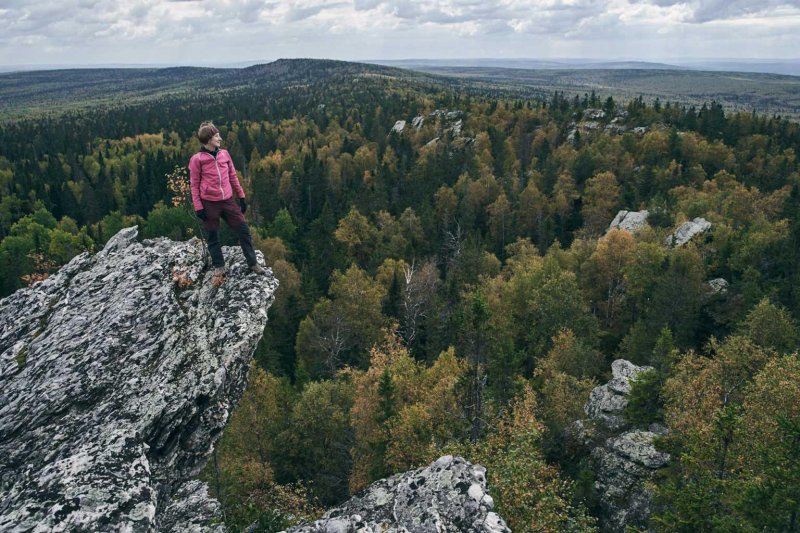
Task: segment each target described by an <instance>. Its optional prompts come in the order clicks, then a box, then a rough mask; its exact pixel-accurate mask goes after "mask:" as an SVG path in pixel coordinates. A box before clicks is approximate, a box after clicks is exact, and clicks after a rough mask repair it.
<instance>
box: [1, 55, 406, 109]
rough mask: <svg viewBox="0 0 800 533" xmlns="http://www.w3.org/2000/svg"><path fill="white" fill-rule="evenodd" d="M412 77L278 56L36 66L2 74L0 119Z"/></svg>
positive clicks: (358, 65)
mask: <svg viewBox="0 0 800 533" xmlns="http://www.w3.org/2000/svg"><path fill="white" fill-rule="evenodd" d="M366 73H369V74H375V75H387V76H402V77H405V78H412V77H415V76H416V75H415V74H413V73H409V72H408V71H405V70H401V69H393V68H390V67H385V66H379V65H366V64H361V63H348V62H344V61H332V60H306V59H280V60H277V61H273V62H272V63H267V64H261V65H253V66H249V67H246V68H207V67H168V68H103V69H65V70H36V71H24V72H11V73H5V74H0V119H2V118H5V119H8V118H15V117H21V116H25V115H39V114H47V113H54V112H56V113H57V112H61V111H68V110H71V109H79V108H85V107H91V106H112V107H113V106H127V105H134V104H136V103H140V102H143V101H148V100H152V99H156V98H165V97H170V98H178V99H181V100H183V99H192V98H200V97H203V96H209V95H211V94H216V93H223V92H226V91H231V90H247V89H258V90H260V91H269V90H271V89H276V88H282V87H288V86H292V85H297V84H306V83H320V82H324V81H325V80H328V79H330V78H332V77H335V76H353V75H361V74H366Z"/></svg>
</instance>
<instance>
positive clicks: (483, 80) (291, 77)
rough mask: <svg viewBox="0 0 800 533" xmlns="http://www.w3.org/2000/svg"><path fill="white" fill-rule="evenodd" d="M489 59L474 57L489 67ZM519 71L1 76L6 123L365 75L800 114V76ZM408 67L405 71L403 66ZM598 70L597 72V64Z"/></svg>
mask: <svg viewBox="0 0 800 533" xmlns="http://www.w3.org/2000/svg"><path fill="white" fill-rule="evenodd" d="M486 61H489V60H465V61H463V62H464V63H470V62H472V63H475V64H478V63H481V62H486ZM503 61H504V62H505V64H507V65H509V66H511V65H517V66H516V67H515V68H508V67H494V66H493V67H488V66H476V65H469V64H467V65H463V66H442V65H441V64H440V63H442V62H444V60H424V61H417V62H416V63H415V64H414V65H413V70H412V69H411V68H412V64H411V62H412V60H409V61H408V62H406V61H395V62H391V63H392V66H387V65H384V64H380V65H379V64H367V63H350V62H345V61H333V60H312V59H280V60H277V61H274V62H271V63H265V64H258V65H253V66H248V67H244V68H208V67H168V68H104V69H65V70H44V71H41V70H40V71H26V72H11V73H5V74H0V119H13V118H19V117H22V116H30V115H42V114H52V113H59V112H63V111H68V110H72V109H80V108H86V107H92V106H101V107H117V106H130V105H136V104H137V103H141V102H145V101H150V100H153V99H163V98H170V99H174V100H175V101H176V102H180V103H181V104H186V103H188V102H191V101H192V99H197V98H203V97H208V96H210V95H213V94H218V95H222V94H224V93H226V92H229V91H256V92H258V93H259V94H269V93H270V91H274V90H283V89H286V88H290V87H296V86H304V85H309V84H320V83H328V82H337V83H353V82H354V80H355V79H356V78H358V77H359V76H378V77H389V78H395V79H403V80H404V82H407V83H420V84H423V85H425V86H427V87H439V88H445V87H453V88H457V89H459V90H462V91H466V92H469V93H472V94H478V95H484V96H491V97H511V98H525V99H549V98H550V97H551V96H552V94H553V92H555V91H561V92H565V93H567V94H568V95H574V94H580V95H583V94H585V93H591V92H592V91H595V92H596V93H597V94H598V95H600V96H602V97H603V98H605V97H607V96H613V97H614V98H615V99H618V100H623V101H625V100H630V99H632V98H635V97H638V96H643V97H644V98H645V99H646V100H648V101H653V100H655V99H656V98H658V99H660V100H662V101H677V102H683V103H687V104H692V105H698V106H699V105H702V104H703V103H705V102H711V101H712V100H714V101H717V102H719V103H721V104H722V105H723V106H724V107H725V108H727V109H730V110H747V111H750V110H755V111H757V112H759V113H768V114H780V115H782V116H785V117H789V118H794V119H797V118H800V77H795V76H784V75H777V74H763V73H742V72H711V71H696V70H689V69H685V68H681V67H674V66H671V65H664V64H658V63H645V62H617V63H609V62H606V63H592V64H589V63H586V64H580V63H575V64H572V65H570V68H555V67H556V66H557V64H556V63H555V62H541V61H534V60H503ZM400 66H405V67H406V68H399V67H400ZM589 67H593V68H589Z"/></svg>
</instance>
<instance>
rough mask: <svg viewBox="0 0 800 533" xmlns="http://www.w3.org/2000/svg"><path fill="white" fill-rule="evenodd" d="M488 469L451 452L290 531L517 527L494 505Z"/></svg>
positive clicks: (386, 532) (502, 531)
mask: <svg viewBox="0 0 800 533" xmlns="http://www.w3.org/2000/svg"><path fill="white" fill-rule="evenodd" d="M493 507H494V501H493V500H492V497H491V496H489V494H487V492H486V469H485V468H484V467H482V466H480V465H472V464H470V463H468V462H467V461H465V460H464V459H462V458H461V457H453V456H451V455H446V456H444V457H440V458H439V459H437V460H436V461H435V462H433V463H432V464H431V465H430V466H428V467H426V468H420V469H419V470H414V471H411V472H406V473H404V474H397V475H395V476H392V477H390V478H387V479H382V480H380V481H376V482H375V483H373V484H372V485H370V486H369V487H368V488H367V489H366V490H365V491H364V492H363V493H361V494H360V495H358V496H355V497H353V498H352V499H350V500H349V501H347V502H346V503H344V504H343V505H342V506H340V507H336V508H333V509H331V510H329V511H328V512H327V513H325V516H324V517H323V518H322V519H321V520H318V521H316V522H314V523H313V524H309V525H304V526H297V527H293V528H290V529H288V530H287V532H289V533H356V532H358V533H380V532H383V533H401V532H414V533H446V532H452V533H456V532H463V533H511V530H510V529H509V528H508V526H506V523H505V521H503V519H502V518H500V516H498V515H497V514H496V513H494V512H493V511H492V509H493Z"/></svg>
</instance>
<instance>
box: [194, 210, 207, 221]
mask: <svg viewBox="0 0 800 533" xmlns="http://www.w3.org/2000/svg"><path fill="white" fill-rule="evenodd" d="M194 214H195V215H197V218H199V219H200V220H205V219H206V217H207V216H208V215H206V210H205V209H201V210H200V211H195V212H194Z"/></svg>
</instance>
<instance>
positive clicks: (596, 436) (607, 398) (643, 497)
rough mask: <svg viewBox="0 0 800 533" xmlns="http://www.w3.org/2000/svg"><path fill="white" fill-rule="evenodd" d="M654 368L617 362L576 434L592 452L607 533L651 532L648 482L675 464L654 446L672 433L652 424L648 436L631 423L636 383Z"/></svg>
mask: <svg viewBox="0 0 800 533" xmlns="http://www.w3.org/2000/svg"><path fill="white" fill-rule="evenodd" d="M651 368H652V367H647V366H636V365H634V364H633V363H631V362H629V361H626V360H624V359H617V360H616V361H614V362H613V363H612V364H611V371H612V378H611V380H610V381H609V382H608V383H606V384H605V385H601V386H599V387H595V388H594V390H593V391H592V392H591V394H590V396H589V400H588V401H587V402H586V406H585V407H584V410H585V412H586V415H587V416H588V419H587V420H579V421H577V422H576V423H575V424H574V425H573V428H572V432H573V435H572V437H573V438H575V439H576V440H579V441H581V442H580V445H582V446H585V447H587V448H589V449H590V450H591V452H590V455H591V458H592V460H593V462H594V464H595V472H596V473H597V480H596V482H595V487H594V488H595V491H596V493H597V495H598V497H599V501H600V506H601V507H602V509H603V516H601V519H602V525H603V531H608V532H615V533H616V532H619V533H623V532H625V531H626V528H627V527H628V526H634V527H638V528H641V527H645V528H646V527H647V525H648V520H649V518H650V501H651V497H652V495H651V493H650V491H649V490H648V489H647V482H648V481H650V480H651V479H652V478H653V476H654V475H655V473H656V471H657V470H658V469H659V468H663V467H665V466H667V464H668V463H669V454H666V453H663V452H659V451H658V450H657V449H656V448H655V446H654V445H653V442H654V440H655V439H656V437H658V436H659V435H663V434H664V433H666V428H664V427H663V426H659V425H657V424H651V426H650V428H648V430H642V429H635V428H634V429H631V428H630V424H629V423H628V422H627V420H626V419H625V407H626V406H627V405H628V395H629V394H630V392H631V385H632V381H633V380H635V379H636V377H637V376H638V375H639V374H640V373H642V372H644V371H646V370H650V369H651Z"/></svg>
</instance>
